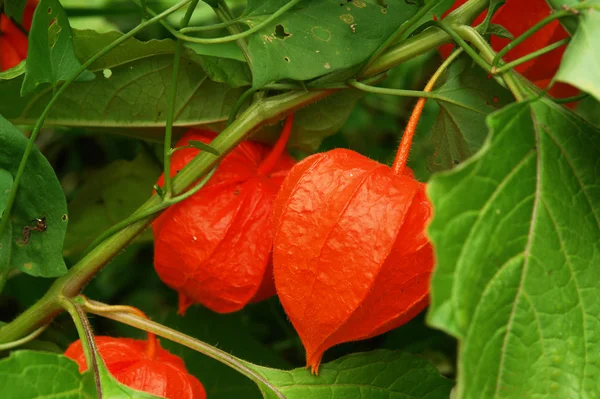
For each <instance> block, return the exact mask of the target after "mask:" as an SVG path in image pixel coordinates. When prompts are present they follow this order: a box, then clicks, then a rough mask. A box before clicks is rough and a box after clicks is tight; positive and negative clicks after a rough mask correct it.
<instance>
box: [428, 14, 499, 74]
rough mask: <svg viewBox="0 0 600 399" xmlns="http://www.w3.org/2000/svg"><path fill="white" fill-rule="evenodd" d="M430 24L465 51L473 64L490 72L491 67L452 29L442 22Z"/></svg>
mask: <svg viewBox="0 0 600 399" xmlns="http://www.w3.org/2000/svg"><path fill="white" fill-rule="evenodd" d="M431 24H432V25H435V26H437V27H439V28H440V29H442V30H443V31H444V32H446V33H447V34H448V35H449V36H450V37H451V38H452V39H453V40H454V41H455V42H456V44H458V45H459V46H460V48H462V49H463V50H465V52H466V53H467V54H469V56H470V57H471V58H472V59H473V61H475V63H477V65H479V66H480V67H481V68H482V69H483V70H484V71H486V72H490V71H491V70H492V67H491V65H490V64H488V63H487V62H486V61H485V60H484V59H483V58H482V57H481V56H480V55H479V54H477V52H476V51H475V50H474V49H473V48H472V47H471V46H469V44H468V43H467V42H465V41H464V40H463V38H462V37H460V35H459V34H458V33H457V32H456V31H455V30H454V29H453V28H451V27H450V26H448V25H446V24H445V23H443V22H435V21H432V22H431Z"/></svg>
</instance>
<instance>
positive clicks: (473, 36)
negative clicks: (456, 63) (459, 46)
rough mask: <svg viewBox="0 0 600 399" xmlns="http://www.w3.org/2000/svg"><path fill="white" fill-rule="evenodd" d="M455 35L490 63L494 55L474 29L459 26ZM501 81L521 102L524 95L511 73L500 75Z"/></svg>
mask: <svg viewBox="0 0 600 399" xmlns="http://www.w3.org/2000/svg"><path fill="white" fill-rule="evenodd" d="M456 33H458V34H459V35H460V37H462V38H463V39H465V40H468V41H469V42H470V43H471V44H472V45H473V46H475V47H476V48H477V50H479V52H480V53H481V55H482V57H483V58H484V59H485V60H486V61H487V62H490V63H491V62H492V60H493V59H494V56H495V55H496V54H495V53H494V50H492V48H491V47H490V45H489V44H488V42H486V41H485V39H484V38H483V37H481V35H480V34H479V33H478V32H477V31H476V30H475V29H474V28H472V27H470V26H459V27H457V28H456ZM502 80H504V82H505V83H506V86H507V87H508V88H509V89H510V91H511V93H512V94H513V96H515V98H516V99H517V101H521V100H523V98H524V95H523V92H522V88H521V85H520V84H519V82H518V80H517V79H516V77H515V74H514V72H513V71H508V72H505V73H504V74H502Z"/></svg>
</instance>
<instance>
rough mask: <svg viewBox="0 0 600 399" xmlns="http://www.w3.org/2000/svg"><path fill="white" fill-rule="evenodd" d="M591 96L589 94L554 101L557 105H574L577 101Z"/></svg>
mask: <svg viewBox="0 0 600 399" xmlns="http://www.w3.org/2000/svg"><path fill="white" fill-rule="evenodd" d="M589 95H590V94H589V93H581V94H578V95H576V96H572V97H565V98H555V97H552V101H554V102H555V103H557V104H568V103H574V102H576V101H580V100H583V99H584V98H586V97H588V96H589Z"/></svg>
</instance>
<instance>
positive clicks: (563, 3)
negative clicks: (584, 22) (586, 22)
mask: <svg viewBox="0 0 600 399" xmlns="http://www.w3.org/2000/svg"><path fill="white" fill-rule="evenodd" d="M546 3H548V5H549V6H550V7H552V8H553V9H554V10H557V11H558V10H562V9H563V8H564V7H571V6H574V5H576V4H579V3H581V0H546ZM559 21H560V23H561V24H562V25H563V26H564V27H565V29H566V30H567V32H569V33H571V34H573V32H575V30H576V29H577V25H578V24H579V19H578V18H577V17H576V16H573V17H567V18H561V19H559Z"/></svg>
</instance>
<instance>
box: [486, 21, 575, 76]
mask: <svg viewBox="0 0 600 399" xmlns="http://www.w3.org/2000/svg"><path fill="white" fill-rule="evenodd" d="M572 15H573V12H572V11H569V10H562V11H557V12H555V13H552V14H551V15H549V16H547V17H546V18H544V19H542V20H541V21H540V22H538V23H537V24H535V25H533V26H532V27H531V28H529V29H527V30H526V31H525V32H524V33H523V34H522V35H520V36H519V37H517V38H516V39H515V40H513V41H512V42H510V43H508V44H507V45H506V46H504V48H503V49H502V50H500V51H499V52H498V54H496V56H495V57H494V59H493V60H492V65H493V66H496V65H498V62H499V61H500V60H501V59H502V57H504V56H505V55H506V53H508V52H509V51H510V50H512V49H513V48H515V47H517V46H518V45H519V44H521V43H523V42H524V41H525V40H527V39H529V38H530V37H531V36H532V35H534V34H535V33H536V32H537V31H539V30H540V29H542V28H543V27H544V26H546V25H548V24H549V23H550V22H552V21H556V20H557V19H559V18H563V17H568V16H572Z"/></svg>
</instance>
